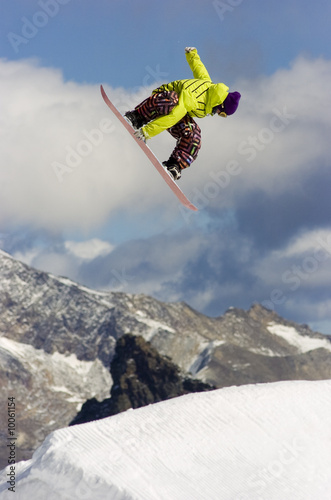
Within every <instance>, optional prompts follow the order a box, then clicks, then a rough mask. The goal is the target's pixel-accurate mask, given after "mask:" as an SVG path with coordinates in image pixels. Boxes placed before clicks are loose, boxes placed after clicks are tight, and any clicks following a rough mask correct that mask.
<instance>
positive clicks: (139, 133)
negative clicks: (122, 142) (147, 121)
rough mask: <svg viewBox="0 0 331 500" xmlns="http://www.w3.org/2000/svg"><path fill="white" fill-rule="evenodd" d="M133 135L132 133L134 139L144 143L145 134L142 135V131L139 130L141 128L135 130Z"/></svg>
mask: <svg viewBox="0 0 331 500" xmlns="http://www.w3.org/2000/svg"><path fill="white" fill-rule="evenodd" d="M133 133H134V135H135V137H136V138H137V139H138V140H139V141H144V142H146V137H145V134H144V132H143V131H142V129H141V128H139V129H138V130H135V131H134V132H133Z"/></svg>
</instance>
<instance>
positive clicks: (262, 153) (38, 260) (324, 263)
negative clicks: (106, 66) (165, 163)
mask: <svg viewBox="0 0 331 500" xmlns="http://www.w3.org/2000/svg"><path fill="white" fill-rule="evenodd" d="M0 75H1V79H0V95H1V96H2V97H1V102H2V104H1V108H2V110H1V116H0V134H1V135H0V137H1V147H2V162H1V166H0V181H1V190H2V192H1V198H0V224H1V226H0V228H1V231H2V233H3V234H5V235H6V234H7V236H8V235H9V236H8V237H7V238H6V237H3V241H4V242H5V243H4V244H5V245H7V249H8V250H11V251H12V252H13V253H14V254H16V255H17V256H20V257H21V258H23V260H24V258H25V260H26V261H28V262H29V263H30V264H32V265H35V266H36V267H40V268H45V269H46V270H51V271H53V272H55V271H56V272H57V273H58V274H67V275H69V276H70V277H72V278H73V279H77V280H78V281H80V282H83V283H84V284H87V285H89V286H93V287H96V288H103V289H107V288H108V289H117V290H123V291H132V292H143V293H150V294H152V295H155V296H157V297H159V298H160V299H162V300H185V301H187V302H189V303H190V304H191V305H192V306H194V307H196V308H197V309H199V310H202V311H204V312H206V313H208V314H220V313H222V312H223V311H224V309H226V308H227V307H228V306H230V305H235V306H238V307H249V306H250V304H251V303H252V302H254V301H258V302H262V303H265V305H267V306H269V307H271V308H275V309H276V310H277V311H279V312H280V313H282V314H283V315H284V316H286V317H289V318H293V319H295V320H299V321H306V322H310V323H311V324H314V326H316V327H317V326H318V325H323V328H324V330H325V329H326V328H329V326H327V327H325V325H326V324H327V325H329V322H330V323H331V301H330V300H329V292H328V290H329V289H330V285H331V273H330V262H331V260H330V255H331V249H330V247H331V224H330V213H331V210H330V209H331V201H330V196H329V191H330V164H329V163H330V155H329V150H330V147H329V140H330V139H329V137H330V129H331V127H330V125H331V116H330V113H329V112H328V110H329V109H330V104H331V102H330V100H331V98H330V94H329V88H330V84H331V61H328V60H325V59H322V58H321V59H314V60H313V59H307V58H304V57H300V58H298V59H297V60H295V61H294V62H293V64H292V65H291V66H290V67H288V68H286V69H282V70H279V71H277V72H276V73H274V74H273V75H271V76H268V77H265V76H261V77H260V78H258V79H254V80H241V81H237V82H235V85H234V87H233V89H231V90H240V92H241V93H242V100H241V104H240V107H239V109H238V112H237V113H236V115H234V116H233V117H229V118H228V119H226V120H222V119H219V118H218V117H207V118H205V119H204V120H200V121H199V125H200V126H201V129H202V138H203V139H202V141H203V142H202V149H201V152H200V154H199V157H198V160H197V161H196V162H195V163H194V164H193V166H192V167H191V168H190V169H189V170H188V171H186V172H184V173H183V177H182V179H181V181H180V182H181V187H182V189H183V190H184V191H185V193H186V194H187V195H188V196H189V197H190V199H191V201H192V202H193V203H196V204H197V205H198V206H199V208H200V210H199V212H198V214H193V213H190V212H186V211H183V210H180V209H179V207H178V204H177V201H176V199H175V198H174V197H173V195H172V193H171V192H170V190H169V189H168V188H167V186H166V185H165V184H164V182H163V181H162V179H161V178H160V177H159V176H158V174H157V173H156V172H154V170H153V168H152V167H151V165H149V164H148V161H147V160H146V158H144V156H143V154H142V153H141V152H140V151H139V149H138V148H137V147H136V145H135V144H134V143H133V141H130V139H129V137H128V136H127V132H126V131H125V130H122V128H121V126H120V124H118V123H117V122H116V120H115V119H114V118H113V117H112V116H111V114H110V112H109V111H108V109H107V108H106V107H105V105H104V103H103V102H102V99H101V97H100V94H99V88H98V86H93V85H80V84H77V83H74V82H65V81H64V80H63V77H62V75H61V73H60V72H59V71H57V70H54V69H45V68H42V67H40V66H39V65H38V63H37V62H36V61H32V60H26V61H19V62H7V61H5V60H2V61H1V62H0ZM225 83H226V82H225ZM156 85H157V83H156V82H155V85H151V86H150V87H148V88H146V87H144V88H143V87H142V88H141V89H136V90H135V91H134V92H129V91H127V90H125V89H121V88H116V89H113V88H111V87H109V86H107V85H105V88H106V91H107V92H108V93H109V95H110V96H112V98H113V100H114V101H115V103H116V104H117V105H118V106H119V107H120V109H121V111H124V110H125V109H130V108H132V107H133V106H134V105H135V104H136V103H138V102H139V101H140V100H142V99H143V98H144V97H146V96H147V95H148V93H149V92H150V90H151V89H152V88H153V87H155V86H156ZM149 144H150V146H151V147H152V148H153V150H154V151H155V152H156V154H157V155H158V157H160V159H162V160H163V159H166V158H167V157H168V155H169V153H170V152H171V149H172V147H173V146H174V143H173V140H172V139H171V138H170V137H169V136H168V135H167V134H161V136H159V137H157V138H155V139H153V140H152V141H151V142H150V143H149ZM153 214H155V218H158V219H159V224H160V229H159V231H155V232H154V234H153V235H152V236H151V235H147V233H146V235H145V234H144V232H143V231H142V238H141V239H139V240H138V239H135V240H131V241H124V242H122V243H121V245H115V244H114V241H113V238H112V235H111V234H110V235H109V237H107V238H105V237H104V235H103V236H99V237H97V238H96V239H95V238H94V236H91V234H92V230H93V231H94V233H95V229H96V228H97V227H100V228H101V227H102V226H103V225H104V224H105V223H106V222H109V221H110V220H114V221H117V226H118V227H120V220H121V218H123V219H125V218H126V217H129V218H131V220H133V221H134V220H136V221H137V224H138V225H139V224H140V225H142V226H143V221H144V220H146V221H148V220H151V216H152V215H153ZM146 223H147V222H146ZM20 226H21V227H22V226H24V227H25V228H30V230H31V231H32V229H33V230H34V231H35V232H36V233H38V234H39V232H41V231H44V233H45V234H52V235H53V238H54V239H53V241H52V242H49V244H48V247H47V246H46V247H45V246H44V247H43V248H37V247H36V244H35V241H36V240H35V239H34V238H31V242H30V244H27V243H26V242H25V244H24V245H23V242H22V241H21V242H20V243H19V242H18V243H17V242H16V243H15V245H14V244H13V241H14V238H13V237H12V238H11V237H10V235H11V234H12V231H13V228H16V229H17V228H18V227H20ZM70 231H75V232H76V234H77V233H79V232H81V235H82V236H81V242H77V241H76V242H75V241H73V239H72V238H66V236H64V233H65V232H66V233H67V234H68V232H70ZM54 234H55V235H57V236H54ZM106 240H107V241H106ZM84 242H85V245H83V246H79V243H81V244H83V243H84ZM20 245H21V247H20ZM330 333H331V331H330Z"/></svg>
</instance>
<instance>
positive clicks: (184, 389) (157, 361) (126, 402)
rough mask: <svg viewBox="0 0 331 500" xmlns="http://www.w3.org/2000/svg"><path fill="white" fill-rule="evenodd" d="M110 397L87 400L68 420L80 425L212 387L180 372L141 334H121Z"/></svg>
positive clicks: (114, 361) (112, 370) (114, 359)
mask: <svg viewBox="0 0 331 500" xmlns="http://www.w3.org/2000/svg"><path fill="white" fill-rule="evenodd" d="M110 371H111V376H112V379H113V386H112V389H111V398H108V399H106V400H104V401H102V402H101V403H99V402H98V401H97V400H96V399H94V398H93V399H92V400H89V401H87V402H86V403H85V404H84V405H83V407H82V410H81V411H80V412H79V414H78V415H77V416H76V417H75V418H74V420H73V421H72V422H71V425H73V424H79V423H83V422H89V421H91V420H98V419H100V418H104V417H108V416H110V415H115V414H117V413H120V412H122V411H125V410H128V409H129V408H140V407H141V406H146V405H148V404H152V403H157V402H159V401H164V400H166V399H170V398H174V397H177V396H182V395H183V394H188V393H191V392H203V391H210V390H212V389H215V387H213V386H211V385H209V384H205V383H203V382H201V381H200V380H194V379H192V378H189V377H187V376H185V375H184V374H182V373H181V372H180V370H179V368H178V367H177V366H176V365H175V364H174V363H172V362H171V361H170V360H169V359H167V358H165V357H164V356H161V355H160V354H159V353H158V351H157V350H156V349H155V348H154V347H153V346H152V345H151V344H150V343H149V342H146V341H145V340H144V339H143V338H142V337H140V336H134V335H124V336H123V337H121V338H120V339H119V340H118V341H117V344H116V348H115V356H114V358H113V361H112V363H111V369H110Z"/></svg>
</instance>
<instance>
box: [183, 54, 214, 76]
mask: <svg viewBox="0 0 331 500" xmlns="http://www.w3.org/2000/svg"><path fill="white" fill-rule="evenodd" d="M185 56H186V60H187V62H188V63H189V66H190V68H191V70H192V73H193V77H194V78H199V79H201V80H209V81H211V78H210V76H209V73H208V71H207V70H206V67H205V65H204V64H203V63H202V62H201V59H200V56H199V54H198V52H197V49H196V48H195V47H186V49H185Z"/></svg>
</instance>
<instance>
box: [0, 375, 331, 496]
mask: <svg viewBox="0 0 331 500" xmlns="http://www.w3.org/2000/svg"><path fill="white" fill-rule="evenodd" d="M330 444H331V381H318V382H309V381H296V382H293V381H291V382H278V383H273V384H260V385H251V386H241V387H231V388H224V389H218V390H215V391H212V392H207V393H199V394H189V395H187V396H182V397H179V398H175V399H171V400H169V401H164V402H161V403H156V404H154V405H150V406H146V407H144V408H140V409H137V410H129V411H126V412H124V413H121V414H119V415H115V416H113V417H110V418H106V419H103V420H99V421H96V422H92V423H88V424H82V425H78V426H75V427H70V428H66V429H61V430H58V431H55V432H54V433H52V434H50V435H49V436H48V438H47V439H46V440H45V442H44V443H43V444H42V446H41V447H40V448H39V449H38V450H37V451H36V453H35V454H34V455H33V458H32V459H31V460H29V461H27V462H21V463H19V464H17V465H16V470H15V495H14V496H15V498H16V499H17V500H28V499H30V498H34V499H35V500H45V499H46V498H47V499H48V500H68V499H69V498H70V500H82V499H84V500H95V499H96V498H105V499H106V498H107V499H111V500H170V499H171V500H205V499H208V500H220V499H221V500H253V499H254V500H280V499H281V500H316V499H318V500H329V499H330V498H331V476H330V471H329V464H330V460H331V446H330ZM7 473H8V469H7V470H5V471H3V472H2V474H0V498H1V500H7V499H11V498H12V497H13V493H12V492H10V491H8V489H7V488H8V487H9V485H8V484H7V483H6V481H7V476H6V474H7Z"/></svg>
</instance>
